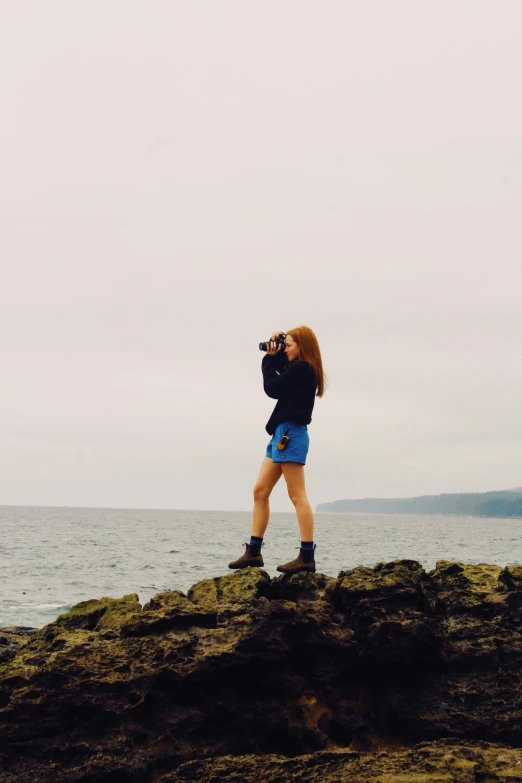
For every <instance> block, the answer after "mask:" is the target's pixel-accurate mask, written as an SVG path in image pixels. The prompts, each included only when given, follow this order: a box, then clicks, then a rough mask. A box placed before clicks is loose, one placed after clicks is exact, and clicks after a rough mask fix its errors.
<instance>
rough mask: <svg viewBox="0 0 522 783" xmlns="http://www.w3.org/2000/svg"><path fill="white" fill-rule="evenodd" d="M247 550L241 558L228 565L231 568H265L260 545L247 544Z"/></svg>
mask: <svg viewBox="0 0 522 783" xmlns="http://www.w3.org/2000/svg"><path fill="white" fill-rule="evenodd" d="M245 546H246V549H245V552H244V554H242V555H241V557H238V559H237V560H233V561H232V562H231V563H229V564H228V567H229V568H249V567H250V568H262V567H263V566H264V562H263V556H262V554H261V546H260V544H252V546H250V544H245Z"/></svg>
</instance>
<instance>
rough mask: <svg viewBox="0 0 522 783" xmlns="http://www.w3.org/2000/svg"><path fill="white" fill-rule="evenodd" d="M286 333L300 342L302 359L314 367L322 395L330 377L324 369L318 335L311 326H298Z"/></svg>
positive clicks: (318, 394) (300, 356) (316, 380)
mask: <svg viewBox="0 0 522 783" xmlns="http://www.w3.org/2000/svg"><path fill="white" fill-rule="evenodd" d="M286 334H289V335H290V337H291V338H292V339H293V340H295V342H296V343H297V344H298V346H299V350H300V355H299V359H300V361H303V362H308V364H309V365H310V366H311V367H312V370H313V371H314V376H315V382H316V384H317V397H322V396H323V394H324V390H325V386H328V378H327V377H326V375H325V374H324V371H323V360H322V358H321V350H320V348H319V343H318V341H317V337H316V336H315V334H314V332H313V331H312V329H310V327H309V326H296V328H295V329H289V330H288V331H287V333H286Z"/></svg>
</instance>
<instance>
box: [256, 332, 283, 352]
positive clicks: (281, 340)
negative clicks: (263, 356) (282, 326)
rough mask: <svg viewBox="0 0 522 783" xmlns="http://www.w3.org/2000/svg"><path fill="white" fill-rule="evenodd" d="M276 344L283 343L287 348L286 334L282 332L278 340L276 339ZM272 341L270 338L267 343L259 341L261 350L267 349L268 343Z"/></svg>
mask: <svg viewBox="0 0 522 783" xmlns="http://www.w3.org/2000/svg"><path fill="white" fill-rule="evenodd" d="M274 342H275V344H276V345H282V346H283V348H286V342H285V335H284V334H280V335H279V337H278V338H277V340H274ZM269 343H270V340H267V341H266V343H259V350H260V351H267V350H268V345H269Z"/></svg>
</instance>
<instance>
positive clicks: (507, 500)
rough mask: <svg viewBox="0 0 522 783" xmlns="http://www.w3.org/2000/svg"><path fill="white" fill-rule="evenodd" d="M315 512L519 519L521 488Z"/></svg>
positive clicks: (361, 502)
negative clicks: (457, 515)
mask: <svg viewBox="0 0 522 783" xmlns="http://www.w3.org/2000/svg"><path fill="white" fill-rule="evenodd" d="M316 511H328V512H330V513H331V512H333V513H341V512H347V511H348V512H350V511H359V512H367V513H369V514H463V515H466V516H483V517H522V488H521V487H517V488H516V489H504V490H499V491H497V492H471V493H469V492H468V493H464V492H461V493H456V494H444V495H421V496H420V497H415V498H360V499H357V500H350V499H348V498H347V499H345V500H334V501H333V502H332V503H320V504H319V505H318V506H317V509H316Z"/></svg>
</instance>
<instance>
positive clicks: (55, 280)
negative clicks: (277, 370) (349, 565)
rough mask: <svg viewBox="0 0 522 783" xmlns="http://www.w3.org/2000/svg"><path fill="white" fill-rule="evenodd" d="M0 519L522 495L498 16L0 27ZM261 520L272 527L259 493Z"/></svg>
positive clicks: (385, 6)
mask: <svg viewBox="0 0 522 783" xmlns="http://www.w3.org/2000/svg"><path fill="white" fill-rule="evenodd" d="M1 6H2V26H1V28H0V106H1V122H0V252H1V259H0V263H1V280H0V335H1V351H0V358H1V367H2V373H1V381H0V426H1V438H0V504H22V505H26V504H27V505H32V504H34V505H80V506H120V507H147V508H195V509H245V510H248V509H250V508H251V504H252V501H251V496H252V488H253V485H254V483H255V480H256V477H257V474H258V472H259V468H260V465H261V462H262V459H263V456H264V452H265V448H266V444H267V442H268V440H269V436H268V435H267V434H266V432H265V429H264V426H265V424H266V422H267V420H268V418H269V416H270V413H271V411H272V408H273V405H274V401H273V400H270V399H269V398H268V397H266V395H265V394H264V392H263V387H262V376H261V370H260V364H261V358H262V354H261V352H260V351H259V349H258V343H259V342H260V341H261V340H265V339H267V337H269V335H270V333H271V332H272V331H273V330H275V329H283V330H286V329H289V328H291V327H293V326H297V325H299V324H307V325H309V326H311V327H312V329H314V331H315V332H316V334H317V336H318V339H319V342H320V345H321V349H322V354H323V360H324V365H325V370H326V373H327V375H328V378H329V381H330V387H329V389H328V390H327V392H326V394H325V395H324V397H323V398H322V399H318V400H317V401H316V405H315V410H314V415H313V421H312V423H311V425H310V426H309V433H310V452H309V458H308V462H307V466H306V475H307V487H308V494H309V498H310V502H311V503H312V506H313V507H315V506H316V505H317V504H318V503H321V502H326V501H329V500H335V499H338V498H343V497H365V496H381V497H382V496H389V497H402V496H411V495H418V494H432V493H440V492H453V491H485V490H490V489H501V488H506V487H514V486H520V485H522V363H521V359H520V355H521V333H522V49H521V45H520V42H521V36H522V3H521V2H520V0H502V1H501V2H499V1H498V0H423V2H419V0H321V2H319V1H318V0H264V2H259V1H258V0H256V1H255V2H254V1H253V0H252V1H250V0H237V1H236V0H234V1H232V0H205V2H203V1H202V0H187V2H181V1H179V0H178V1H176V0H165V1H164V2H159V1H158V0H147V1H146V2H145V0H91V1H90V2H80V0H46V1H45V2H41V0H21V2H17V3H12V2H11V3H8V2H7V1H6V0H4V1H3V2H1ZM272 508H273V509H274V510H280V511H286V510H291V509H292V506H291V504H290V501H289V500H288V497H287V495H286V488H285V486H284V482H283V480H281V482H280V484H279V485H278V486H277V487H276V489H275V491H274V494H273V496H272Z"/></svg>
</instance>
